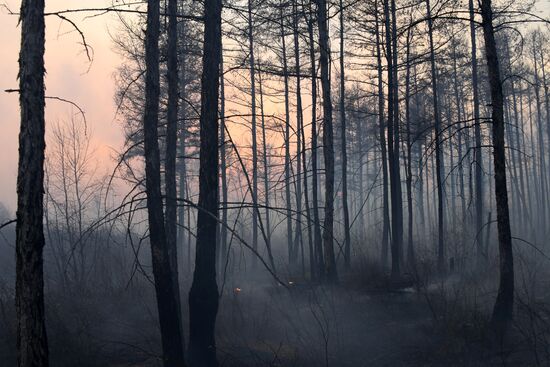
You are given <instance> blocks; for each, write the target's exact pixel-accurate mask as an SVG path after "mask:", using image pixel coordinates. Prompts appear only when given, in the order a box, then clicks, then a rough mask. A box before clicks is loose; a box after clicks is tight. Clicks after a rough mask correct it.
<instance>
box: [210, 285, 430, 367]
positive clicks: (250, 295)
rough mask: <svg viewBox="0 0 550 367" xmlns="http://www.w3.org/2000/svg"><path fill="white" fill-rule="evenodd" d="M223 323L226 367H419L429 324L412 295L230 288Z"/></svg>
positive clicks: (424, 308)
mask: <svg viewBox="0 0 550 367" xmlns="http://www.w3.org/2000/svg"><path fill="white" fill-rule="evenodd" d="M231 283H232V284H231V285H232V287H231V289H232V294H230V295H228V296H227V297H226V298H225V299H223V301H222V302H223V303H222V305H221V307H220V317H219V326H218V327H219V334H220V336H221V337H220V341H219V348H220V361H221V362H222V365H227V366H233V365H235V366H237V365H241V366H243V365H251V366H342V367H345V366H355V367H357V366H422V365H425V363H426V353H425V351H426V350H427V349H430V348H432V347H433V338H432V336H431V335H429V330H430V325H431V323H432V316H431V313H430V309H429V307H428V305H427V303H426V300H425V299H424V298H423V297H422V296H420V295H419V294H418V293H416V292H414V291H413V290H412V289H405V290H401V291H393V292H388V291H379V290H370V291H365V290H359V289H353V288H345V287H341V286H309V285H305V284H290V285H289V287H290V288H289V290H286V289H284V287H282V286H277V285H270V284H268V285H266V284H262V283H261V282H257V283H254V284H251V283H244V284H246V285H245V286H242V287H239V286H238V285H237V283H239V282H236V281H232V282H231Z"/></svg>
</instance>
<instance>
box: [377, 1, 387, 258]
mask: <svg viewBox="0 0 550 367" xmlns="http://www.w3.org/2000/svg"><path fill="white" fill-rule="evenodd" d="M375 4H376V5H375V12H374V19H375V28H376V29H375V32H376V61H377V70H378V128H379V139H380V151H381V159H382V192H383V199H382V200H383V202H382V221H383V224H382V257H381V260H382V266H383V267H386V266H387V265H388V250H389V246H388V245H389V232H390V211H389V198H388V181H389V177H388V160H387V151H386V127H385V124H384V121H385V119H384V105H385V103H384V80H383V76H382V52H381V50H380V26H379V24H378V23H379V22H378V4H377V1H376V2H375Z"/></svg>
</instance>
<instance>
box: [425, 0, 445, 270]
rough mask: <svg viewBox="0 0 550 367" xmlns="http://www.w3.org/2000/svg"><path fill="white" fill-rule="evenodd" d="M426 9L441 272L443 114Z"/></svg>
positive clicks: (429, 22)
mask: <svg viewBox="0 0 550 367" xmlns="http://www.w3.org/2000/svg"><path fill="white" fill-rule="evenodd" d="M426 11H427V20H428V38H429V42H430V66H431V73H432V96H433V108H434V130H435V166H436V167H435V170H436V185H437V218H438V226H437V267H438V270H439V272H440V273H443V272H444V271H445V246H444V238H443V236H444V233H445V214H444V213H445V209H444V207H443V202H444V198H443V185H444V181H443V172H442V170H443V165H444V163H443V153H442V151H441V115H440V111H439V98H438V93H437V92H438V91H437V69H436V65H435V49H434V40H433V24H432V23H433V20H432V9H431V7H430V0H426Z"/></svg>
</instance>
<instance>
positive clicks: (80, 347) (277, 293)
mask: <svg viewBox="0 0 550 367" xmlns="http://www.w3.org/2000/svg"><path fill="white" fill-rule="evenodd" d="M250 279H253V280H250ZM288 279H290V278H287V280H286V282H287V283H288V287H283V286H281V285H277V284H276V283H275V282H274V281H273V279H272V278H270V277H267V276H262V275H258V274H243V275H242V276H241V277H231V278H227V279H226V281H225V282H223V281H222V282H220V283H221V284H220V291H221V293H222V296H221V298H220V305H219V313H218V318H217V348H218V359H219V361H220V366H223V367H237V366H238V367H277V366H280V367H363V366H364V367H367V366H368V367H370V366H375V367H377V366H380V367H385V366H396V367H399V366H404V367H407V366H434V367H435V366H472V367H477V366H535V365H544V366H546V365H549V364H548V363H547V362H548V361H550V355H548V352H549V351H550V348H547V346H548V345H547V344H546V346H544V348H546V349H544V352H540V354H539V355H536V356H535V355H534V354H533V348H532V346H530V345H529V344H528V343H525V338H523V339H522V338H521V337H514V338H513V339H512V343H509V345H507V347H506V348H501V349H498V348H488V347H487V346H486V343H485V341H484V340H485V336H484V334H483V333H484V332H483V330H485V329H486V320H487V315H488V314H489V312H488V311H490V306H491V304H492V302H493V300H494V293H493V292H486V291H485V290H482V292H481V293H480V294H487V296H486V300H485V301H483V300H481V298H480V297H479V295H478V294H476V295H475V298H476V300H477V301H476V302H479V303H478V306H476V308H474V307H471V305H472V303H471V302H470V301H468V300H467V298H468V297H469V294H471V290H472V289H473V288H474V286H473V285H471V284H474V282H475V284H478V283H479V282H477V281H476V280H475V279H472V281H471V282H472V283H468V282H464V281H462V282H461V283H458V282H456V281H455V280H456V279H455V280H453V278H446V280H445V281H444V282H441V283H439V284H435V283H434V282H432V283H431V285H433V287H424V290H421V289H418V288H413V287H410V288H405V289H400V290H395V289H394V290H390V288H389V287H388V286H387V284H384V282H383V281H382V282H378V284H375V285H373V284H372V283H371V284H367V283H365V282H363V281H362V280H361V279H359V280H358V279H346V277H345V276H342V277H341V279H340V282H339V283H338V284H337V285H332V286H326V285H319V284H308V283H306V282H302V281H300V279H298V278H296V279H294V281H289V280H288ZM187 286H188V284H186V283H184V284H182V288H184V289H186V287H187ZM427 288H429V289H427ZM442 288H446V289H447V292H446V293H445V295H443V293H442V292H441V291H440V290H441V289H442ZM123 294H124V296H121V295H120V294H119V296H116V297H115V296H107V295H106V294H105V293H98V294H97V295H95V294H89V295H88V296H87V297H84V296H82V295H78V296H74V295H73V296H69V295H64V294H59V293H55V294H49V296H48V297H47V304H48V307H47V311H48V327H49V328H48V333H49V335H48V336H49V342H50V347H51V354H50V357H51V362H52V363H51V365H52V366H57V367H65V366H67V367H69V366H70V367H73V366H77V365H78V366H81V367H99V366H102V367H104V366H108V367H122V366H124V367H130V366H132V367H153V366H155V367H156V366H160V358H159V354H160V343H159V334H158V323H157V321H156V311H155V307H154V293H153V289H152V287H150V286H145V287H138V288H133V290H132V291H130V290H128V291H125V292H124V293H123ZM182 296H183V297H184V298H185V296H186V294H185V293H183V294H182ZM0 300H1V299H0ZM2 304H4V305H7V306H9V305H11V304H12V302H4V303H2ZM479 305H487V306H489V307H488V308H487V307H485V306H483V307H480V306H479ZM182 306H183V307H184V310H183V313H184V314H185V315H188V310H187V309H186V308H187V302H182ZM465 306H466V307H465ZM2 310H4V311H6V313H5V317H0V321H2V326H5V327H2V328H0V357H1V358H2V359H1V360H2V361H5V362H9V363H8V364H6V365H14V363H15V355H14V353H13V352H14V350H15V346H14V340H15V335H14V331H15V324H14V320H15V319H14V318H13V317H12V316H10V315H13V313H14V310H13V309H12V307H9V308H6V309H4V308H2ZM521 315H522V314H521V313H519V312H518V316H521ZM518 319H520V320H521V319H522V317H518ZM183 321H184V330H188V325H187V321H188V319H187V318H184V320H183ZM544 325H546V326H549V325H550V324H547V323H545V324H544ZM527 326H529V325H527ZM546 326H545V327H546ZM525 330H527V331H529V330H530V329H528V328H525ZM533 330H534V329H533ZM532 334H535V333H532ZM539 335H541V338H540V339H539V340H548V339H549V338H548V335H550V334H548V333H547V334H540V333H539ZM515 336H517V333H516V334H515ZM543 338H544V339H543ZM539 344H540V343H539ZM542 350H543V349H542V348H541V349H540V351H542ZM537 359H538V360H537ZM0 365H2V362H0Z"/></svg>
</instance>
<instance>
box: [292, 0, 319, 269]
mask: <svg viewBox="0 0 550 367" xmlns="http://www.w3.org/2000/svg"><path fill="white" fill-rule="evenodd" d="M292 5H293V10H294V11H293V13H294V14H293V23H292V27H293V31H294V60H295V64H296V108H297V122H298V131H297V132H298V134H297V135H298V136H297V138H298V142H299V144H298V152H297V154H298V156H299V158H300V159H299V160H298V164H300V163H301V168H302V171H303V184H304V199H305V206H306V223H307V234H308V237H307V239H308V252H309V265H310V266H309V270H310V277H313V274H314V272H315V261H314V255H313V235H312V234H313V233H312V225H311V211H310V205H309V192H308V182H307V161H306V137H305V131H304V113H303V109H302V88H301V69H302V68H301V65H300V43H299V29H298V18H299V17H298V4H297V1H296V0H295V1H293V2H292ZM298 179H300V171H298ZM298 192H300V193H301V192H302V188H301V187H298ZM297 197H298V198H300V197H301V194H300V195H297ZM300 200H301V199H300ZM296 204H297V208H296V211H297V212H298V213H300V211H301V205H302V203H301V202H297V203H296Z"/></svg>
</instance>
